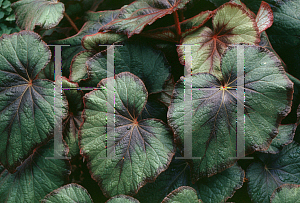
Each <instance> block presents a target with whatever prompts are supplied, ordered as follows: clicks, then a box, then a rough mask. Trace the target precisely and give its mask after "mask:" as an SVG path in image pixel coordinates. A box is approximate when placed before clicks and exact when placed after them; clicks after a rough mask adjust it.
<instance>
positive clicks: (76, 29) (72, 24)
mask: <svg viewBox="0 0 300 203" xmlns="http://www.w3.org/2000/svg"><path fill="white" fill-rule="evenodd" d="M64 16H65V17H66V18H67V20H68V21H69V23H70V24H71V26H72V27H73V28H74V30H75V31H76V32H79V30H78V28H77V26H76V25H75V23H74V22H73V20H72V19H71V18H70V16H69V15H68V14H67V13H66V12H64Z"/></svg>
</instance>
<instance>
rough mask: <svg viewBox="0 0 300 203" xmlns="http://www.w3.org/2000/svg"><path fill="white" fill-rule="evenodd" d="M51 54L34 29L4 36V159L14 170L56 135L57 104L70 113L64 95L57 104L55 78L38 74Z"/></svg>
mask: <svg viewBox="0 0 300 203" xmlns="http://www.w3.org/2000/svg"><path fill="white" fill-rule="evenodd" d="M50 57H51V52H50V50H49V48H48V47H47V46H46V44H45V43H44V42H43V41H41V39H40V37H39V36H38V35H37V34H35V33H33V32H31V31H22V32H20V33H14V34H11V35H3V36H2V37H1V38H0V64H1V65H0V98H1V100H0V119H1V125H0V162H1V163H2V164H3V165H4V167H5V168H7V169H8V170H9V171H10V172H13V171H14V170H15V168H16V167H17V166H18V165H20V163H22V161H24V160H25V159H26V158H27V157H28V156H29V155H30V154H31V153H32V151H33V150H34V148H35V147H36V146H38V145H41V144H42V143H44V142H45V141H46V140H48V139H49V138H50V137H51V135H53V134H52V133H53V130H54V125H55V123H54V122H55V120H56V118H57V116H55V115H54V108H56V109H57V110H59V111H62V116H63V117H64V116H65V115H66V109H67V103H66V101H65V98H64V97H63V99H62V100H59V102H60V101H62V103H60V106H54V94H53V91H54V84H53V82H52V81H50V80H47V79H37V78H36V77H37V75H38V73H39V72H40V71H41V70H42V69H43V68H45V66H46V65H47V63H48V62H49V60H50Z"/></svg>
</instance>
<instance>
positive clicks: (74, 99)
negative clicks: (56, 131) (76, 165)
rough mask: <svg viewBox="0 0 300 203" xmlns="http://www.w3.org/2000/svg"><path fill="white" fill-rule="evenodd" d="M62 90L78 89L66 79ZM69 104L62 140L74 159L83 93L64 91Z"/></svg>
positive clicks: (77, 148) (76, 85) (76, 150)
mask: <svg viewBox="0 0 300 203" xmlns="http://www.w3.org/2000/svg"><path fill="white" fill-rule="evenodd" d="M62 87H63V88H78V84H77V83H72V82H70V81H68V80H67V79H66V78H63V81H62ZM64 93H65V95H66V97H67V100H68V103H69V112H68V116H67V118H66V119H65V120H64V126H63V138H64V140H65V141H66V143H67V145H68V147H69V149H70V150H69V155H71V157H74V156H76V155H78V154H79V145H78V131H79V126H80V124H81V123H82V121H83V120H82V118H81V114H82V110H83V102H82V97H83V92H82V91H80V90H76V89H69V90H64Z"/></svg>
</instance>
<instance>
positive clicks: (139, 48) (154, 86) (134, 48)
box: [82, 41, 170, 93]
mask: <svg viewBox="0 0 300 203" xmlns="http://www.w3.org/2000/svg"><path fill="white" fill-rule="evenodd" d="M86 64H87V68H88V75H89V79H88V80H86V81H84V82H83V83H82V85H84V86H89V87H96V86H97V84H98V82H99V81H100V80H102V79H104V78H106V77H107V71H110V70H107V55H106V53H105V52H100V53H98V54H96V55H94V56H93V57H92V58H91V59H90V60H89V61H88V62H87V63H86ZM114 65H115V66H114V73H115V74H118V73H121V72H125V71H128V72H131V73H133V74H135V75H136V76H138V77H139V78H141V79H142V81H143V82H144V83H145V86H146V88H147V91H148V92H149V93H155V92H160V91H162V90H163V86H164V84H165V81H166V80H167V79H168V78H169V76H170V66H169V64H168V62H167V60H166V59H165V57H164V55H163V53H162V52H161V51H158V50H155V49H153V48H152V47H151V46H150V45H148V44H146V43H143V42H141V41H135V42H125V43H124V45H123V46H119V47H115V48H114ZM112 74H113V73H112Z"/></svg>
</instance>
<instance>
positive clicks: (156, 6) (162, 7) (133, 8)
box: [99, 0, 189, 37]
mask: <svg viewBox="0 0 300 203" xmlns="http://www.w3.org/2000/svg"><path fill="white" fill-rule="evenodd" d="M188 2H189V0H173V1H169V0H142V1H135V2H133V3H131V4H129V5H125V6H123V7H122V8H121V9H119V10H116V11H112V12H115V13H117V15H116V17H115V18H114V19H113V20H111V19H110V18H107V17H106V16H103V15H102V13H101V12H99V13H100V15H99V22H100V23H102V24H104V26H102V27H101V28H100V31H103V30H112V31H115V32H122V33H124V34H127V35H128V37H131V36H132V35H134V34H139V33H140V32H141V31H142V30H143V28H144V27H145V26H146V25H150V24H152V23H153V22H155V21H156V20H157V19H159V18H162V17H164V16H165V15H168V14H171V13H173V12H174V11H176V10H178V9H182V8H183V7H184V6H185V4H186V3H188ZM107 22H108V23H107Z"/></svg>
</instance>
